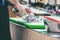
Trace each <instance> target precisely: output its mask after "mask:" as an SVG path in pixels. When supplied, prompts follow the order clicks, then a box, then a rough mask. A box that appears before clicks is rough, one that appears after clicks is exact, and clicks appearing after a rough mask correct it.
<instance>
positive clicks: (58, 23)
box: [44, 16, 60, 32]
mask: <svg viewBox="0 0 60 40" xmlns="http://www.w3.org/2000/svg"><path fill="white" fill-rule="evenodd" d="M44 18H45V20H46V22H47V24H48V27H49V29H50V31H52V32H60V17H58V16H45V17H44Z"/></svg>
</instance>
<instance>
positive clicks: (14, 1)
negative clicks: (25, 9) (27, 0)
mask: <svg viewBox="0 0 60 40" xmlns="http://www.w3.org/2000/svg"><path fill="white" fill-rule="evenodd" d="M9 2H10V3H12V4H14V5H19V4H20V1H19V0H9Z"/></svg>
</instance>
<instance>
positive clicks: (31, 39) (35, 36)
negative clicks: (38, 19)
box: [10, 20, 57, 40]
mask: <svg viewBox="0 0 60 40" xmlns="http://www.w3.org/2000/svg"><path fill="white" fill-rule="evenodd" d="M18 21H20V20H18ZM22 21H23V20H22ZM22 21H21V22H22ZM10 22H11V25H10V27H11V28H12V29H11V30H14V29H13V28H14V27H17V28H15V30H16V29H17V31H16V33H18V35H21V34H19V32H18V31H19V30H20V29H21V28H24V29H25V30H24V29H23V30H24V32H23V34H24V37H23V40H57V39H55V38H53V37H49V36H47V35H46V34H40V32H38V31H39V30H38V31H37V30H36V29H33V30H32V29H29V28H26V27H25V26H24V27H22V26H21V24H17V23H16V22H14V21H12V20H10ZM12 25H13V26H12ZM14 25H15V26H14ZM16 25H17V26H16ZM43 25H44V24H43ZM18 26H20V27H18ZM43 29H44V30H43V31H46V30H45V28H43ZM15 30H14V32H15ZM20 31H21V30H20ZM40 31H41V30H40ZM16 33H15V34H16ZM12 34H13V32H12ZM15 34H13V35H12V36H14V35H15ZM16 35H17V34H16ZM17 37H18V36H17ZM18 38H19V37H18ZM15 40H16V38H15ZM18 40H19V39H18Z"/></svg>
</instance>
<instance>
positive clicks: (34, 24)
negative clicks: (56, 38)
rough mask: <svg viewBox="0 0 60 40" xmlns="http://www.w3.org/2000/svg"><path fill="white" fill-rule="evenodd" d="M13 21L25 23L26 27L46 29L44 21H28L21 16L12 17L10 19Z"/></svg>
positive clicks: (20, 23)
mask: <svg viewBox="0 0 60 40" xmlns="http://www.w3.org/2000/svg"><path fill="white" fill-rule="evenodd" d="M9 20H10V21H11V22H13V23H16V24H19V25H23V26H25V27H26V28H30V29H45V25H44V22H43V23H27V22H25V21H24V20H22V19H21V18H10V19H9Z"/></svg>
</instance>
